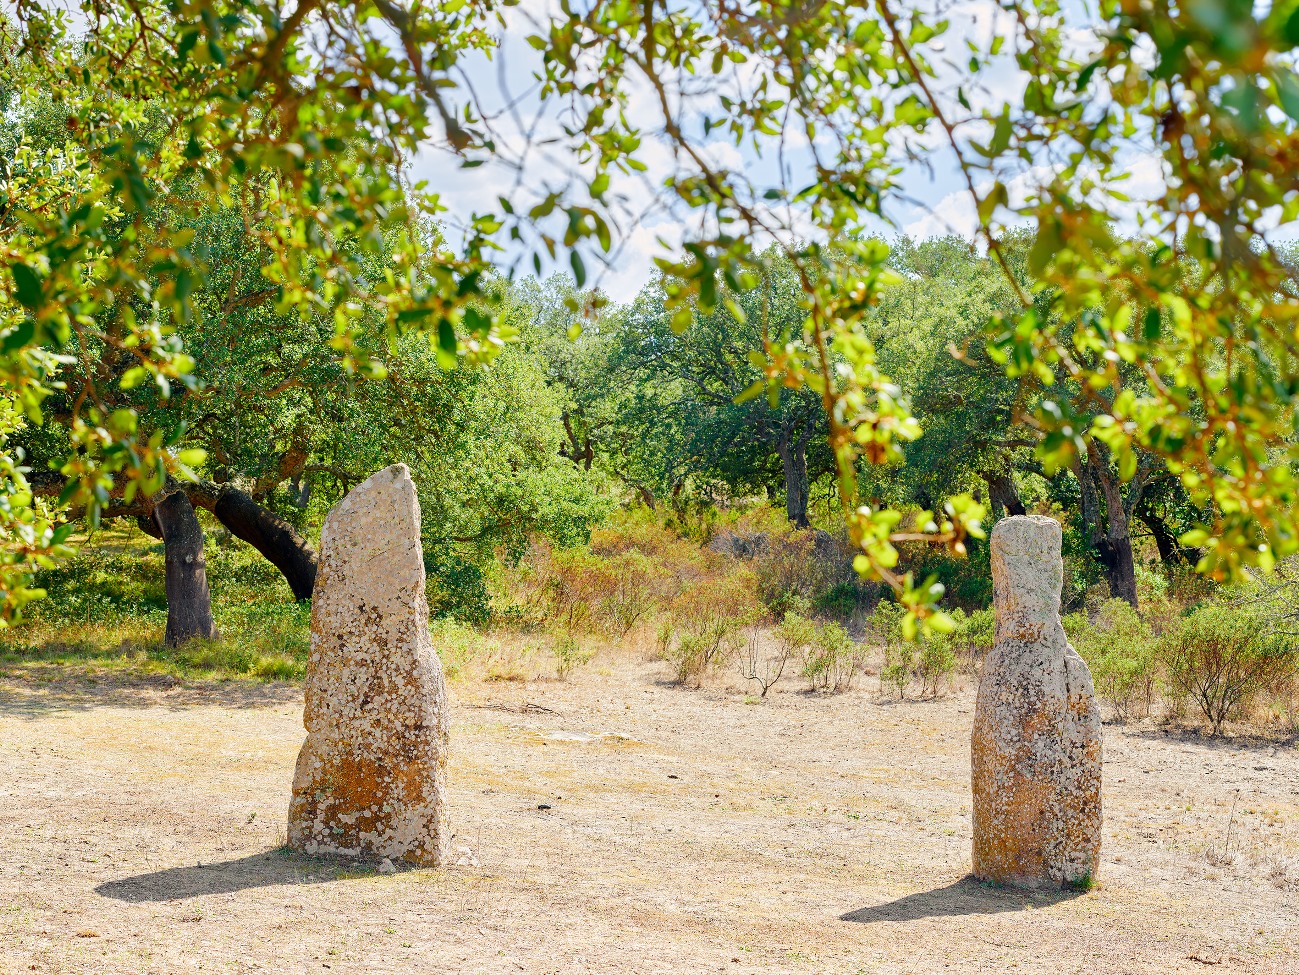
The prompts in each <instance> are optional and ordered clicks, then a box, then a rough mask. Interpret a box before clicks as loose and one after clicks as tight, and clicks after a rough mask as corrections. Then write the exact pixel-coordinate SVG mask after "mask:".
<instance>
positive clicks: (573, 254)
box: [568, 251, 586, 288]
mask: <svg viewBox="0 0 1299 975" xmlns="http://www.w3.org/2000/svg"><path fill="white" fill-rule="evenodd" d="M568 262H569V263H570V264H572V265H573V280H574V281H576V282H577V286H578V287H579V288H581V287H583V286H584V285H585V284H586V265H585V264H583V263H582V255H581V254H579V253H578V252H577V251H569V254H568Z"/></svg>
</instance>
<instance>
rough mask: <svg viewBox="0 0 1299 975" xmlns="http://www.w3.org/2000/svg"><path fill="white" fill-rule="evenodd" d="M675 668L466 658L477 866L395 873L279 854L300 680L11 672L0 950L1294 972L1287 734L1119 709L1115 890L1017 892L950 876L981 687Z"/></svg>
mask: <svg viewBox="0 0 1299 975" xmlns="http://www.w3.org/2000/svg"><path fill="white" fill-rule="evenodd" d="M662 668H663V665H661V664H658V665H654V664H632V663H628V664H625V665H620V666H619V667H617V668H616V669H615V670H612V671H610V670H607V669H605V670H604V672H603V673H595V672H592V671H590V670H587V671H585V672H583V673H581V674H579V675H577V677H576V678H575V679H574V681H573V682H572V683H567V684H561V683H557V682H548V683H530V684H523V685H516V684H511V685H505V684H487V683H476V682H469V683H463V684H458V685H455V687H454V694H455V697H456V701H457V703H456V709H455V715H454V739H453V757H452V763H451V764H452V779H451V782H452V787H453V795H452V807H451V814H452V818H453V822H454V824H455V826H456V828H457V832H458V836H457V839H456V841H455V846H456V847H457V848H464V849H463V850H462V852H461V853H460V854H459V855H460V856H461V857H462V859H463V860H465V861H466V862H465V863H462V864H461V865H459V866H455V867H451V868H449V869H446V870H443V871H428V870H411V871H407V872H401V873H397V874H396V875H392V876H388V875H384V874H381V873H379V872H377V870H376V869H375V866H374V865H373V864H370V865H365V864H362V865H357V864H354V863H344V862H339V861H332V860H322V859H311V858H305V857H300V856H297V855H294V854H289V853H286V852H284V851H283V850H282V849H281V848H280V844H281V843H282V841H283V838H284V814H285V807H286V804H287V802H288V795H289V784H290V779H291V775H292V770H293V762H294V758H295V755H296V752H297V749H298V746H299V744H300V743H301V741H302V737H303V732H302V727H301V705H300V692H299V691H298V690H297V689H296V688H290V687H279V688H274V687H272V688H258V687H249V686H247V685H225V686H224V687H222V686H218V687H211V688H206V689H203V688H199V689H185V688H179V689H172V690H166V689H160V688H141V687H139V686H136V687H122V686H117V687H112V686H107V685H103V684H101V685H99V686H84V685H77V684H70V683H67V682H64V683H62V684H51V685H46V686H44V687H42V686H40V685H38V684H37V683H34V682H32V681H30V680H29V679H24V680H21V681H19V680H15V679H9V680H7V681H0V853H2V854H3V856H0V972H3V973H4V975H9V973H20V972H32V971H34V972H85V973H117V972H130V973H137V972H150V973H155V972H156V973H175V972H190V971H200V970H201V971H214V972H295V973H296V972H313V973H316V972H323V971H327V970H328V971H332V972H334V973H357V975H361V973H365V975H386V973H406V972H411V973H414V972H420V973H433V972H464V973H480V972H482V973H489V972H490V973H497V972H537V973H542V972H563V973H576V972H592V973H625V972H636V973H656V972H674V973H675V972H680V973H692V975H693V973H697V972H728V973H739V972H800V973H801V972H808V973H821V972H827V973H829V972H833V973H845V975H852V973H858V972H861V973H872V975H874V973H894V972H917V973H929V972H938V973H946V972H994V971H995V972H1002V971H1008V970H1016V971H1021V972H1043V973H1047V972H1049V973H1053V975H1054V973H1071V972H1087V973H1106V972H1110V973H1120V972H1121V973H1165V972H1202V971H1212V972H1277V973H1295V972H1299V893H1296V891H1295V889H1294V888H1293V887H1291V888H1290V889H1286V885H1287V884H1294V883H1295V882H1296V881H1297V880H1299V871H1297V870H1296V869H1295V866H1296V864H1297V863H1299V752H1296V749H1295V748H1293V747H1289V746H1283V745H1282V746H1278V745H1274V744H1267V743H1258V742H1243V741H1239V740H1237V741H1228V742H1210V741H1208V740H1202V739H1199V738H1198V737H1178V736H1175V735H1170V734H1168V733H1165V732H1162V731H1159V730H1157V729H1151V728H1120V727H1116V726H1107V727H1106V730H1105V749H1106V752H1105V776H1106V777H1105V802H1106V824H1105V850H1104V855H1103V866H1102V871H1103V873H1102V877H1101V883H1100V885H1099V887H1098V888H1096V889H1094V890H1092V891H1091V892H1089V893H1086V894H1072V895H1055V896H1027V895H1025V894H1022V893H1016V892H1011V891H1004V890H993V889H987V888H984V887H981V886H980V885H978V884H976V883H974V882H973V881H971V880H969V879H965V875H966V871H967V870H968V862H969V860H968V857H969V835H970V818H969V815H970V800H969V778H968V775H969V773H968V757H967V749H968V736H969V725H970V720H971V710H972V696H971V694H970V692H969V691H968V690H966V691H964V692H962V693H959V694H956V695H953V696H950V697H948V698H946V699H943V700H940V701H937V702H933V703H912V702H907V703H903V704H897V703H890V702H884V701H880V700H879V699H878V695H877V694H876V693H875V692H874V688H873V687H872V688H869V689H867V690H861V691H854V692H852V693H849V694H844V695H839V696H836V697H812V696H807V695H803V694H800V693H797V692H796V691H793V690H791V691H789V692H787V693H783V694H779V693H774V692H773V693H774V699H773V700H770V701H768V702H767V703H765V704H761V705H753V704H746V703H744V701H743V699H742V697H741V695H738V694H735V693H730V692H727V691H723V690H714V691H689V690H683V689H678V688H675V687H672V686H670V685H668V684H666V683H665V682H663V669H662ZM529 703H531V704H536V705H540V706H542V707H544V708H548V709H550V711H549V712H547V711H539V710H536V709H530V708H527V707H525V705H526V704H529ZM503 708H505V709H513V710H505V709H503ZM550 712H553V713H550ZM1233 805H1234V807H1235V808H1234V813H1233V812H1232V809H1233ZM547 807H548V808H547Z"/></svg>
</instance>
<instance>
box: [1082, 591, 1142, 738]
mask: <svg viewBox="0 0 1299 975" xmlns="http://www.w3.org/2000/svg"><path fill="white" fill-rule="evenodd" d="M1078 616H1080V617H1081V619H1074V618H1070V620H1069V629H1066V631H1065V632H1066V635H1068V636H1069V638H1070V642H1071V643H1072V644H1073V647H1074V649H1075V650H1077V651H1078V653H1079V655H1080V656H1081V657H1082V658H1083V659H1084V660H1086V661H1087V666H1088V668H1089V669H1090V670H1091V674H1092V680H1093V682H1094V683H1095V685H1096V693H1097V694H1098V695H1099V696H1100V697H1101V698H1102V699H1103V700H1106V701H1108V702H1109V703H1110V704H1111V705H1112V706H1113V708H1114V713H1115V716H1116V717H1118V718H1119V720H1121V721H1127V720H1130V719H1131V718H1134V717H1138V716H1140V717H1145V716H1147V715H1149V714H1150V709H1151V707H1152V705H1153V704H1154V698H1155V690H1156V687H1157V685H1158V677H1159V660H1158V655H1157V654H1156V653H1155V635H1154V632H1153V631H1152V630H1151V627H1150V624H1149V623H1148V622H1147V621H1146V620H1144V619H1143V618H1142V617H1141V615H1140V614H1139V613H1138V612H1137V611H1136V610H1135V609H1133V608H1132V606H1131V604H1129V603H1128V602H1127V601H1126V600H1122V599H1110V600H1107V601H1105V602H1103V603H1101V604H1100V606H1099V607H1098V608H1097V612H1096V620H1095V622H1089V621H1088V620H1087V617H1086V616H1085V615H1084V614H1078ZM1070 629H1072V632H1070Z"/></svg>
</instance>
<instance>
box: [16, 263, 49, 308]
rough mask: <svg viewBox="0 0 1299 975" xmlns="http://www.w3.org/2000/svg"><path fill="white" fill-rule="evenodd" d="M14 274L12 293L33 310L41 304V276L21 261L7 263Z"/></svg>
mask: <svg viewBox="0 0 1299 975" xmlns="http://www.w3.org/2000/svg"><path fill="white" fill-rule="evenodd" d="M9 272H10V273H11V274H12V275H13V276H14V294H15V296H16V297H17V298H18V301H19V303H20V304H22V305H23V306H24V307H25V308H30V309H31V310H32V311H35V310H36V309H37V308H39V307H40V306H41V301H42V292H41V276H40V275H39V274H37V273H36V272H35V271H34V270H32V269H31V268H30V267H28V266H27V265H26V264H24V263H22V262H21V261H15V262H14V263H13V264H10V265H9Z"/></svg>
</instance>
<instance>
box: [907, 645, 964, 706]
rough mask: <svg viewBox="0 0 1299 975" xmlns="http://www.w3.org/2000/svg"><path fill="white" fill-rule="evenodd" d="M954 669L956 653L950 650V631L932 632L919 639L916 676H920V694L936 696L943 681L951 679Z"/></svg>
mask: <svg viewBox="0 0 1299 975" xmlns="http://www.w3.org/2000/svg"><path fill="white" fill-rule="evenodd" d="M955 669H956V654H955V652H954V651H953V650H952V636H951V634H950V633H934V634H931V635H929V636H927V637H923V638H922V639H921V641H920V654H919V659H918V660H917V661H916V676H917V677H919V678H920V694H921V696H924V695H926V694H928V695H929V696H930V697H937V696H938V690H939V688H940V687H941V686H942V683H943V681H949V680H950V679H951V675H952V671H954V670H955Z"/></svg>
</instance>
